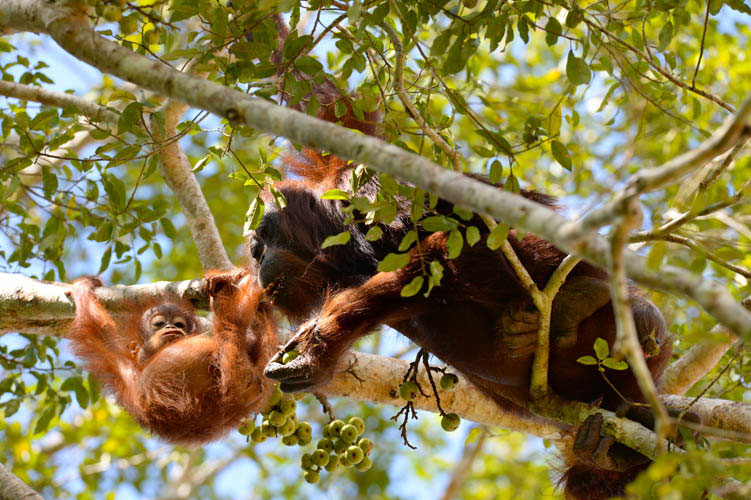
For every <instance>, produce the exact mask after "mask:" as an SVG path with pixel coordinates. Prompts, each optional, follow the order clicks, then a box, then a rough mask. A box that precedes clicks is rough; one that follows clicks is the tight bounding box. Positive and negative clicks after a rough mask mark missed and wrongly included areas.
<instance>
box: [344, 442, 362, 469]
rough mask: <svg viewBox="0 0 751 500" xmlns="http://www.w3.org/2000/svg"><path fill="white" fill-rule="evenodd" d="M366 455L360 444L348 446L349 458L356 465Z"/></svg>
mask: <svg viewBox="0 0 751 500" xmlns="http://www.w3.org/2000/svg"><path fill="white" fill-rule="evenodd" d="M364 456H365V454H364V453H363V452H362V449H361V448H360V447H359V446H354V445H353V446H350V447H349V448H347V459H348V460H349V461H350V462H352V463H353V464H355V465H357V464H359V463H360V461H361V460H362V457H364Z"/></svg>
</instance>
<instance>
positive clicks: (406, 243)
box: [398, 230, 417, 252]
mask: <svg viewBox="0 0 751 500" xmlns="http://www.w3.org/2000/svg"><path fill="white" fill-rule="evenodd" d="M416 241H417V231H414V230H412V231H410V232H408V233H407V234H405V235H404V236H403V237H402V241H401V242H400V243H399V248H398V250H399V251H400V252H406V251H407V250H409V247H411V246H412V244H413V243H414V242H416Z"/></svg>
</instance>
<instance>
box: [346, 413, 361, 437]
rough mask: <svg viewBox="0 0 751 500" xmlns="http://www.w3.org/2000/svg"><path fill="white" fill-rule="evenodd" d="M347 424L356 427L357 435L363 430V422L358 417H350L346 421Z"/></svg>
mask: <svg viewBox="0 0 751 500" xmlns="http://www.w3.org/2000/svg"><path fill="white" fill-rule="evenodd" d="M347 423H348V424H349V425H354V426H355V428H356V429H357V435H358V436H359V435H360V434H362V433H363V432H365V422H363V420H362V419H361V418H360V417H352V418H350V419H349V421H348V422H347Z"/></svg>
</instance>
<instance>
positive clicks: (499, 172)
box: [488, 160, 503, 184]
mask: <svg viewBox="0 0 751 500" xmlns="http://www.w3.org/2000/svg"><path fill="white" fill-rule="evenodd" d="M502 177H503V165H501V162H500V161H498V160H493V163H491V164H490V175H489V177H488V180H490V182H491V183H492V184H498V183H499V182H501V178H502Z"/></svg>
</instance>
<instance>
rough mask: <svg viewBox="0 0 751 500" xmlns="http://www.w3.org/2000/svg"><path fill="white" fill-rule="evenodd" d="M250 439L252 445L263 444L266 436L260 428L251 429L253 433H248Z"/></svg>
mask: <svg viewBox="0 0 751 500" xmlns="http://www.w3.org/2000/svg"><path fill="white" fill-rule="evenodd" d="M250 439H251V440H252V441H253V442H254V443H263V442H264V441H266V434H265V433H264V432H263V430H262V429H261V428H260V427H256V428H255V429H253V432H251V433H250Z"/></svg>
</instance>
